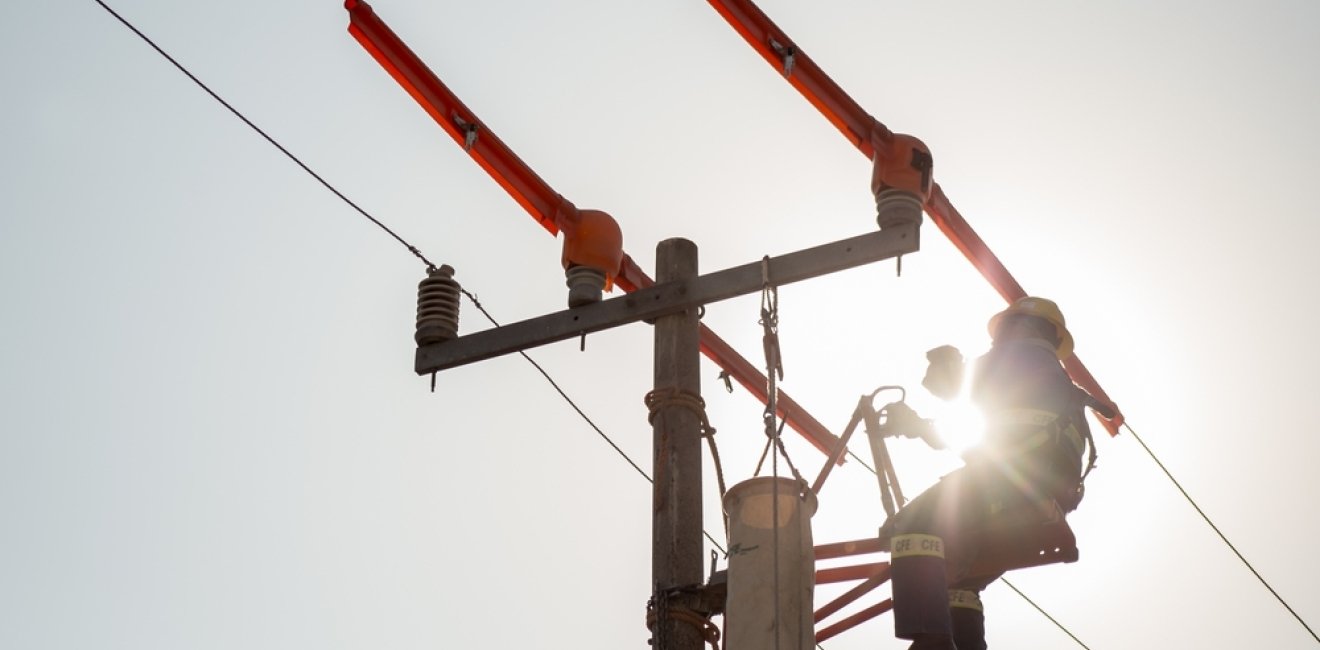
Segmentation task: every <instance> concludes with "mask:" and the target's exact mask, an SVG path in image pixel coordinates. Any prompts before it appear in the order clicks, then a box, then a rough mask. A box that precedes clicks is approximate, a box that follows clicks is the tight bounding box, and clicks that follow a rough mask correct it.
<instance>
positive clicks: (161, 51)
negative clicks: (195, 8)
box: [93, 0, 1320, 650]
mask: <svg viewBox="0 0 1320 650" xmlns="http://www.w3.org/2000/svg"><path fill="white" fill-rule="evenodd" d="M93 1H94V2H96V4H98V5H100V6H101V8H102V9H105V11H106V12H107V13H109V14H110V15H111V16H113V17H114V18H115V19H116V20H118V21H119V22H120V23H121V24H123V25H124V27H127V28H128V29H129V30H130V31H132V32H133V33H134V34H136V35H137V36H138V38H140V39H142V41H143V42H145V43H146V44H147V45H149V46H151V48H152V49H153V50H155V51H156V52H157V53H158V54H160V55H161V56H162V57H164V58H165V60H167V61H169V62H170V64H171V65H173V66H174V67H175V68H177V69H178V70H179V72H182V73H183V74H184V76H186V77H188V79H190V80H191V81H192V82H193V83H194V84H196V85H197V87H199V88H201V89H202V90H203V91H205V92H206V94H208V95H210V96H211V98H212V99H214V100H216V101H217V102H219V103H220V105H221V106H224V107H225V108H226V109H227V110H229V112H230V113H233V115H234V117H237V118H238V119H239V120H241V121H242V122H243V123H244V124H246V125H247V126H248V127H250V128H251V129H252V130H253V131H255V132H256V133H257V134H258V135H260V136H261V137H262V138H263V139H265V140H266V141H267V142H269V143H270V144H271V146H273V147H275V148H276V149H278V150H279V151H280V153H283V154H284V155H285V156H286V157H288V158H289V160H291V161H293V162H294V164H296V165H298V166H299V167H301V168H302V170H303V171H305V172H307V174H308V175H310V176H311V177H312V178H314V179H316V181H317V182H319V183H320V184H321V185H322V186H324V187H325V188H326V189H327V190H330V192H331V193H332V194H334V195H335V196H337V197H339V199H340V200H342V201H343V202H344V203H345V204H347V205H348V206H349V207H351V208H353V209H354V210H355V211H357V213H358V214H360V215H362V216H363V217H364V218H366V219H367V220H368V221H370V222H371V223H373V224H375V225H376V226H377V227H379V228H380V229H381V230H383V231H385V233H386V234H388V235H389V236H390V237H393V238H394V240H395V241H397V242H399V244H401V245H403V247H404V248H406V249H408V252H409V253H412V254H413V256H415V257H416V258H417V259H419V260H421V261H422V263H424V264H426V266H427V268H428V269H431V268H435V264H434V263H432V262H431V260H429V259H427V258H426V256H425V255H423V254H422V252H421V251H420V250H419V249H418V248H417V247H416V246H413V245H412V244H410V243H408V241H407V240H405V239H404V238H403V237H401V236H399V234H398V233H396V232H394V231H393V230H392V229H391V228H390V227H389V226H386V225H385V224H384V223H383V222H382V221H380V220H379V219H377V218H376V217H374V216H372V215H371V214H370V213H368V212H367V211H366V210H365V209H363V208H362V207H361V206H359V205H358V204H357V203H355V202H354V201H353V200H352V199H350V198H348V196H346V195H345V194H344V193H343V192H340V191H339V189H338V188H336V187H335V186H334V185H331V184H330V182H329V181H327V180H325V178H323V177H322V176H321V175H320V174H318V173H316V172H315V171H314V170H313V169H312V168H311V167H309V166H307V164H306V163H304V162H303V161H302V160H301V159H300V158H298V156H296V155H294V154H293V152H291V151H289V150H288V149H286V148H285V147H284V145H282V144H280V143H279V141H277V140H276V139H275V138H274V137H272V136H271V135H270V134H269V133H266V131H265V130H264V129H262V128H261V127H259V126H257V125H256V123H255V122H253V121H252V120H250V119H248V117H247V116H246V115H244V114H243V113H242V112H241V111H239V110H238V109H237V108H234V106H233V105H232V104H230V103H229V102H228V101H225V99H224V98H223V97H221V96H220V95H219V94H218V93H216V92H215V91H214V90H212V89H211V87H210V86H207V85H206V83H205V82H203V81H202V80H201V79H199V78H197V76H196V75H194V74H193V73H192V72H191V71H189V70H188V68H186V67H184V65H183V64H182V63H179V62H178V60H176V59H175V58H174V57H173V56H170V54H169V53H168V52H166V51H165V50H164V49H163V48H161V47H160V46H159V45H157V44H156V42H155V41H153V40H152V39H151V38H150V37H149V36H147V35H146V34H144V33H143V32H142V30H139V29H138V28H137V27H136V26H134V25H133V23H131V22H129V21H128V19H126V18H124V17H123V16H121V15H120V14H119V13H118V12H116V11H115V10H114V9H112V8H111V7H110V6H109V5H107V4H106V3H105V2H103V1H102V0H93ZM463 294H464V295H466V296H467V298H468V299H469V300H470V301H472V304H473V305H474V306H475V307H476V308H477V310H478V311H480V312H481V313H482V315H484V316H485V317H486V318H487V320H489V321H490V322H491V324H493V325H495V326H496V327H498V326H499V323H498V322H497V321H496V320H495V318H494V317H492V316H491V315H490V313H489V312H487V311H486V309H485V307H483V306H482V304H481V303H480V302H479V301H478V300H477V297H476V296H475V295H474V294H472V293H470V292H468V291H467V290H463ZM518 354H520V355H522V357H523V358H524V359H526V360H527V362H528V363H530V364H532V367H534V368H536V370H537V372H539V373H541V376H542V377H544V378H545V380H546V381H547V382H549V383H550V386H551V387H553V388H554V389H555V392H557V393H559V396H560V397H562V398H563V399H564V401H566V402H568V405H569V406H570V407H572V408H573V410H574V411H576V412H577V414H578V415H579V416H581V417H582V419H583V420H584V421H585V422H586V423H587V424H588V425H589V426H590V427H591V428H592V429H593V430H594V431H595V432H596V433H597V435H599V436H600V437H601V438H602V439H603V440H604V441H605V442H606V443H607V444H609V446H610V447H611V448H613V449H614V451H615V452H617V453H618V454H619V456H621V457H622V458H623V459H624V460H625V461H626V462H627V463H628V464H629V465H630V466H632V468H633V469H634V470H636V471H637V473H638V474H641V476H642V478H644V479H646V481H647V482H648V483H654V480H653V479H652V478H651V476H650V475H649V474H647V473H646V471H645V470H643V469H642V468H641V467H640V466H639V465H638V464H637V463H636V462H635V461H634V460H633V459H632V457H630V456H628V454H627V453H626V452H624V451H623V449H621V448H620V447H619V446H618V445H617V444H615V442H614V440H612V439H611V438H610V437H609V436H608V435H607V434H606V433H605V432H604V431H603V430H602V429H601V428H600V427H599V426H597V425H596V423H595V422H594V421H593V420H592V419H591V418H590V417H589V416H588V415H587V414H586V413H585V412H584V411H583V410H582V408H581V407H580V406H578V404H577V402H575V401H574V400H573V398H571V397H569V395H568V393H566V392H564V389H563V388H562V387H561V386H560V385H559V383H558V382H556V381H555V380H554V378H553V377H552V376H551V375H550V373H549V372H547V371H546V370H545V368H544V367H542V366H541V364H539V363H537V362H536V361H535V360H533V359H532V358H531V357H530V356H528V355H527V353H526V352H523V351H519V352H518ZM1128 430H1129V431H1131V430H1132V429H1131V427H1129V428H1128ZM1132 435H1133V436H1134V437H1135V436H1136V433H1135V432H1133V434H1132ZM1137 440H1138V442H1140V438H1138V439H1137ZM1142 447H1145V443H1142ZM1146 451H1147V452H1148V453H1149V452H1150V450H1149V449H1147V450H1146ZM849 454H850V455H852V456H853V458H855V459H856V460H857V461H858V462H859V463H860V464H861V465H862V466H863V467H865V468H866V469H868V470H870V471H871V473H873V474H874V473H875V470H874V469H873V468H871V467H870V466H869V465H867V464H866V462H865V461H863V460H862V459H861V458H859V457H857V456H856V455H855V454H852V452H851V451H850V452H849ZM1151 457H1152V458H1154V454H1151ZM1155 462H1157V463H1159V460H1158V459H1156V461H1155ZM1160 468H1161V469H1163V468H1164V466H1163V464H1161V465H1160ZM1165 473H1166V474H1168V470H1165ZM1169 478H1170V480H1172V479H1173V476H1172V475H1170V476H1169ZM1174 484H1175V485H1177V481H1174ZM1181 489H1182V487H1181V486H1179V490H1181ZM1183 495H1184V496H1186V495H1187V493H1186V492H1183ZM1188 500H1189V501H1190V500H1191V497H1188ZM1192 505H1193V506H1196V504H1195V502H1193V503H1192ZM1197 512H1200V508H1197ZM1202 516H1203V517H1204V516H1205V514H1204V513H1202ZM1206 521H1207V523H1208V522H1209V521H1210V520H1209V518H1206ZM1210 525H1211V527H1214V524H1213V523H1211V524H1210ZM701 532H702V534H703V535H705V537H706V539H707V540H708V541H710V543H711V544H712V545H713V546H714V547H715V548H716V549H718V550H719V551H720V553H722V554H723V553H727V552H726V551H725V549H724V546H723V545H721V544H720V543H719V542H718V541H716V540H715V538H714V537H713V536H712V535H711V534H710V533H709V532H707V531H706V530H705V529H704V528H703V529H702V531H701ZM1215 532H1217V533H1218V532H1219V529H1218V528H1215ZM1220 537H1221V538H1223V534H1222V533H1220ZM1224 541H1225V542H1228V540H1227V538H1224ZM1229 546H1230V548H1231V547H1232V544H1230V545H1229ZM1233 551H1234V553H1236V552H1237V549H1233ZM1238 557H1239V558H1242V555H1241V554H1238ZM1242 561H1243V562H1244V563H1245V562H1246V559H1245V558H1243V559H1242ZM1247 567H1248V568H1251V565H1250V564H1247ZM1251 570H1252V572H1253V573H1255V572H1256V570H1255V569H1254V568H1252V569H1251ZM1256 577H1257V578H1260V574H1259V573H1256ZM1001 580H1002V578H1001ZM1260 580H1261V582H1262V583H1264V582H1265V580H1264V578H1260ZM1003 582H1004V583H1005V584H1008V585H1009V587H1011V588H1012V589H1013V591H1016V592H1017V593H1018V595H1020V596H1022V597H1023V598H1024V599H1026V601H1027V602H1028V603H1031V605H1032V606H1033V607H1035V608H1036V609H1037V611H1039V612H1040V613H1041V614H1044V615H1045V617H1046V618H1048V619H1049V620H1050V621H1052V622H1053V623H1054V624H1055V625H1057V626H1059V628H1060V629H1061V630H1063V631H1064V633H1066V634H1067V635H1068V636H1070V637H1072V639H1073V640H1074V641H1077V643H1078V644H1079V645H1081V646H1082V647H1083V648H1087V650H1090V648H1088V647H1087V646H1086V644H1084V643H1082V642H1081V641H1080V640H1079V639H1078V638H1077V637H1076V636H1074V635H1073V634H1072V632H1069V631H1068V629H1067V628H1066V627H1064V626H1063V624H1061V623H1059V622H1058V621H1057V620H1055V619H1054V617H1052V616H1050V615H1049V614H1048V613H1047V612H1045V610H1044V609H1041V607H1040V606H1039V605H1037V604H1036V603H1035V602H1034V601H1032V600H1031V599H1030V598H1027V596H1026V594H1023V593H1022V592H1021V591H1019V590H1018V588H1017V587H1014V586H1013V585H1012V584H1011V583H1009V582H1008V581H1007V580H1003ZM1265 586H1266V588H1269V589H1270V592H1271V593H1274V595H1275V597H1276V598H1279V602H1283V599H1282V598H1280V597H1279V595H1278V594H1277V593H1276V592H1274V589H1273V588H1271V587H1270V586H1269V584H1268V583H1265ZM1284 607H1288V611H1289V612H1293V610H1292V607H1289V606H1288V604H1287V603H1284ZM1293 616H1294V617H1297V620H1298V621H1299V622H1301V623H1302V625H1303V626H1304V627H1306V629H1307V631H1308V632H1310V631H1311V628H1310V627H1309V626H1307V625H1306V623H1305V622H1304V621H1302V619H1301V617H1300V616H1297V613H1296V612H1293ZM1311 636H1315V633H1314V632H1311ZM1317 641H1320V637H1318V638H1317Z"/></svg>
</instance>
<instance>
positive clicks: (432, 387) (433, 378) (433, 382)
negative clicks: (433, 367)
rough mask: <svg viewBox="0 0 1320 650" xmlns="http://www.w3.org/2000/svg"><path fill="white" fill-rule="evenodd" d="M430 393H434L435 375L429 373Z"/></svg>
mask: <svg viewBox="0 0 1320 650" xmlns="http://www.w3.org/2000/svg"><path fill="white" fill-rule="evenodd" d="M431 392H432V393H434V392H435V373H434V372H433V373H431Z"/></svg>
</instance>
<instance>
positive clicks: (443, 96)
mask: <svg viewBox="0 0 1320 650" xmlns="http://www.w3.org/2000/svg"><path fill="white" fill-rule="evenodd" d="M344 8H345V9H347V10H348V15H349V21H350V22H349V26H348V31H349V33H350V34H352V35H353V37H354V38H356V39H357V40H358V42H359V43H361V44H362V47H364V48H366V50H367V51H368V52H370V53H371V56H373V57H375V59H376V61H377V62H378V63H380V65H381V66H382V67H384V68H385V70H386V71H388V72H389V73H390V75H391V76H393V77H394V80H395V81H397V82H399V85H400V86H403V88H404V90H407V91H408V94H409V95H412V97H413V99H415V100H417V103H418V104H420V105H421V106H422V108H423V109H425V110H426V112H427V113H428V114H429V115H430V116H431V118H432V119H434V120H435V121H436V123H438V124H439V125H440V126H441V128H443V129H444V130H445V132H446V133H448V134H449V136H450V137H452V138H453V139H454V141H455V142H457V143H458V144H459V146H462V147H463V149H464V150H465V151H467V153H468V155H470V156H472V159H473V160H475V161H476V162H477V164H478V165H481V168H482V169H484V170H486V173H488V174H490V177H491V178H493V179H495V182H497V183H499V184H500V187H503V188H504V189H505V191H507V192H508V193H509V196H512V197H513V199H514V200H515V201H517V202H518V205H521V206H522V207H523V209H525V210H527V212H528V214H530V215H532V218H533V219H535V220H536V222H537V223H539V224H541V227H543V228H545V229H546V230H547V231H549V232H550V234H552V235H554V234H558V232H559V231H560V230H562V229H564V228H565V227H566V226H567V227H571V226H572V224H573V222H574V221H575V220H576V219H577V217H578V209H577V208H576V207H575V206H574V205H573V203H572V202H570V201H569V200H568V199H565V198H564V197H563V196H561V195H560V194H559V193H557V192H555V191H554V189H553V188H552V187H550V185H549V184H548V183H546V182H545V181H544V180H542V179H541V177H540V176H537V175H536V173H535V172H533V171H532V169H531V168H530V167H528V166H527V164H526V163H524V162H523V161H522V160H520V159H519V158H518V156H517V155H515V154H514V153H513V151H512V150H511V149H509V147H508V146H506V145H505V144H504V143H503V142H502V141H501V140H500V139H499V138H497V137H495V134H494V133H492V132H491V131H490V130H489V129H487V128H486V125H485V124H484V123H482V121H481V120H479V119H477V116H476V114H475V113H473V112H472V111H471V110H470V109H469V108H468V107H467V106H465V105H464V104H463V102H461V101H459V99H458V96H456V95H455V94H454V93H453V92H451V91H450V90H449V88H447V87H446V86H445V85H444V83H443V82H441V81H440V78H439V77H437V76H436V75H435V73H434V72H432V71H431V70H430V68H428V67H426V64H424V63H422V61H421V59H419V58H418V57H417V55H416V54H414V53H413V51H412V50H411V49H409V48H408V46H407V45H405V44H404V42H403V41H402V40H400V39H399V37H398V36H397V35H395V34H394V32H393V31H392V30H391V29H390V28H389V27H388V26H387V25H386V24H385V23H384V21H382V20H381V19H380V18H379V17H378V16H376V14H375V12H374V11H372V9H371V7H370V6H369V5H368V4H367V3H365V2H361V1H360V0H347V1H346V2H345V3H344ZM615 284H617V285H618V286H619V287H620V288H622V289H623V290H624V291H629V292H631V291H636V290H637V289H644V288H646V287H649V286H651V285H653V284H655V283H654V281H653V280H651V278H650V277H649V276H647V275H646V273H645V272H644V271H642V269H641V268H640V267H638V266H637V264H636V263H634V262H633V260H632V258H631V257H629V256H627V255H624V256H623V263H622V265H621V267H620V268H619V270H618V274H617V276H616V277H615ZM701 351H702V353H704V354H705V355H706V356H707V357H709V358H710V359H711V360H712V361H714V362H715V364H716V365H718V366H719V367H721V368H723V369H724V371H725V372H727V373H729V376H730V377H732V378H734V379H736V380H737V381H738V383H739V384H741V385H742V386H743V388H746V389H747V391H748V392H750V393H751V394H752V395H754V396H755V397H756V398H757V399H759V400H760V401H761V402H762V403H765V402H767V401H768V400H769V394H768V392H767V390H766V378H765V375H764V374H763V373H762V372H761V371H760V370H758V369H757V368H756V366H754V365H752V363H751V362H750V361H748V360H747V359H746V358H744V357H743V356H742V355H740V354H738V352H737V351H736V350H734V349H733V347H732V346H730V345H729V344H728V343H726V342H725V341H724V340H723V339H721V338H720V337H719V336H716V335H715V332H713V331H711V330H710V329H709V328H707V327H706V326H705V325H702V326H701ZM778 405H779V415H780V416H781V417H783V418H784V419H785V420H786V421H787V422H788V425H789V426H790V427H792V428H793V430H794V431H797V432H798V433H800V434H802V436H803V437H805V438H806V439H807V440H808V441H809V442H810V443H811V444H812V445H815V447H816V448H817V449H820V450H821V451H822V452H824V453H826V454H829V452H830V450H832V449H833V448H834V446H835V444H836V443H837V442H838V438H837V437H836V436H835V435H834V434H832V433H830V431H829V429H826V428H825V425H823V424H821V423H820V422H819V421H818V420H816V418H814V417H812V416H811V414H810V413H808V412H807V411H806V410H805V409H803V408H802V407H801V406H799V405H798V404H797V402H794V401H793V400H792V398H790V397H789V396H788V395H786V394H784V393H783V392H780V393H779V400H778Z"/></svg>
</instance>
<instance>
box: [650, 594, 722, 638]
mask: <svg viewBox="0 0 1320 650" xmlns="http://www.w3.org/2000/svg"><path fill="white" fill-rule="evenodd" d="M689 591H690V589H689V588H684V587H675V588H673V589H664V590H661V589H657V590H656V593H655V595H653V596H651V599H650V600H648V601H647V602H646V629H647V630H650V631H651V634H652V635H653V639H652V647H654V648H655V649H656V650H668V648H669V645H668V640H669V639H668V635H667V634H665V632H666V627H667V626H664V625H661V626H659V628H658V629H657V626H656V621H657V620H661V619H663V620H668V621H678V622H680V623H686V624H688V625H690V626H692V627H693V628H696V630H697V633H698V634H700V635H701V640H702V641H705V642H706V643H708V644H710V647H711V650H720V628H719V626H718V625H715V624H714V623H712V622H711V620H710V617H709V616H707V615H703V614H701V613H700V612H698V611H696V610H694V609H688V608H687V607H682V606H680V605H674V604H671V603H670V602H669V599H670V597H671V596H674V595H676V594H683V593H688V592H689Z"/></svg>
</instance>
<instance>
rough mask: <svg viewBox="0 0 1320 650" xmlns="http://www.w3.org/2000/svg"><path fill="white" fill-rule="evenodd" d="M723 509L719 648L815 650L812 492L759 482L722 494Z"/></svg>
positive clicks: (782, 480) (776, 480) (792, 483)
mask: <svg viewBox="0 0 1320 650" xmlns="http://www.w3.org/2000/svg"><path fill="white" fill-rule="evenodd" d="M724 511H725V513H727V514H728V516H729V574H728V575H729V586H728V590H729V591H728V600H727V602H726V606H725V613H724V639H725V648H726V649H727V650H759V649H761V648H776V647H778V648H781V649H782V650H811V649H813V648H815V647H816V641H815V623H814V620H813V614H812V606H813V598H812V593H813V592H814V590H815V563H816V556H815V548H814V546H813V545H812V537H811V517H812V515H814V514H815V513H816V495H815V493H814V492H812V491H811V490H810V489H808V488H807V486H806V485H805V484H803V483H799V482H798V481H796V480H794V479H791V478H786V477H770V476H763V477H759V478H753V479H749V480H746V481H743V482H742V483H739V484H737V485H735V486H733V487H732V488H730V489H729V491H728V493H726V494H725V495H724ZM776 638H777V639H778V643H776Z"/></svg>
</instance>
